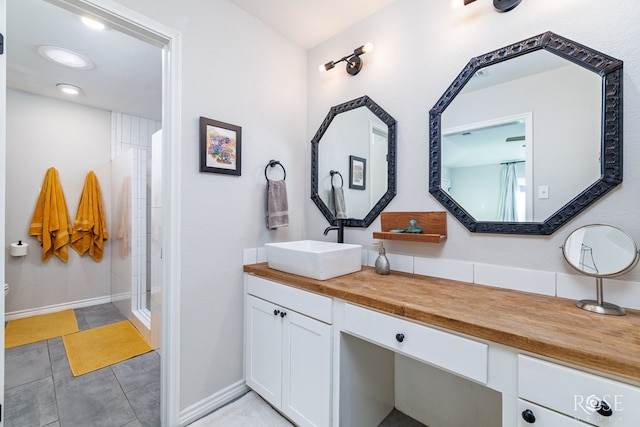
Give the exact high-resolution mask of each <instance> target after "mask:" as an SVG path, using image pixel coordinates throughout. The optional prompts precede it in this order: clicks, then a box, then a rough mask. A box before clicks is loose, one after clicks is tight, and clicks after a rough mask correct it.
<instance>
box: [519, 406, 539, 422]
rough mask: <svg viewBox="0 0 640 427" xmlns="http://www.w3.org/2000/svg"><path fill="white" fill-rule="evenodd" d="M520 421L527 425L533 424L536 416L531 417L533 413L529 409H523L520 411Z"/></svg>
mask: <svg viewBox="0 0 640 427" xmlns="http://www.w3.org/2000/svg"><path fill="white" fill-rule="evenodd" d="M522 419H523V420H525V421H526V422H528V423H529V424H533V423H535V422H536V416H535V415H533V411H532V410H531V409H525V410H524V411H522Z"/></svg>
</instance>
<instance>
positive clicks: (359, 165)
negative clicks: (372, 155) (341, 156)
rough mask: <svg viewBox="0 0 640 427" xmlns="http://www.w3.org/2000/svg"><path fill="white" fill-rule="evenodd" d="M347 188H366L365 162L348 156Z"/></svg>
mask: <svg viewBox="0 0 640 427" xmlns="http://www.w3.org/2000/svg"><path fill="white" fill-rule="evenodd" d="M349 188H353V189H354V190H364V189H365V188H367V160H366V159H363V158H362V157H357V156H349Z"/></svg>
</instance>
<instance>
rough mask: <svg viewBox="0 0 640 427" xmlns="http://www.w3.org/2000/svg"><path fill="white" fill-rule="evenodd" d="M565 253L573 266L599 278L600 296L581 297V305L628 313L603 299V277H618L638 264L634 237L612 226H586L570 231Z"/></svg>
mask: <svg viewBox="0 0 640 427" xmlns="http://www.w3.org/2000/svg"><path fill="white" fill-rule="evenodd" d="M562 254H563V255H564V258H565V259H566V260H567V262H568V263H569V265H570V266H571V267H573V268H574V269H576V270H577V271H579V272H581V273H582V274H586V275H587V276H592V277H595V278H596V294H597V299H596V300H580V301H578V302H577V303H576V305H577V306H578V307H580V308H582V309H584V310H588V311H593V312H595V313H600V314H613V315H619V316H621V315H624V314H625V313H624V309H623V308H622V307H619V306H617V305H615V304H611V303H608V302H604V300H603V296H602V278H603V277H613V276H618V275H620V274H623V273H625V272H627V271H629V270H630V269H632V268H633V267H634V266H635V265H636V263H637V262H638V248H637V246H636V243H635V242H634V241H633V239H632V238H631V236H629V235H628V234H627V233H625V232H624V231H622V230H620V229H619V228H616V227H613V226H610V225H603V224H591V225H585V226H584V227H580V228H578V229H577V230H574V231H573V232H572V233H571V234H569V236H568V237H567V239H566V240H565V242H564V245H563V246H562Z"/></svg>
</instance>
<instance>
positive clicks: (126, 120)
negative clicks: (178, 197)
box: [111, 112, 162, 284]
mask: <svg viewBox="0 0 640 427" xmlns="http://www.w3.org/2000/svg"><path fill="white" fill-rule="evenodd" d="M161 127H162V123H161V122H158V121H155V120H149V119H144V118H142V117H135V116H130V115H128V114H122V113H117V112H112V113H111V158H112V159H114V158H116V157H117V156H118V155H120V154H121V153H123V152H124V151H126V150H129V149H131V148H135V149H136V150H135V151H134V160H133V165H134V166H133V168H134V170H133V176H132V179H131V196H132V198H133V201H132V210H133V212H132V213H133V219H132V234H133V235H132V236H131V246H132V247H131V253H132V263H133V266H132V278H131V279H132V283H140V284H145V283H146V281H147V280H146V277H147V271H149V269H150V262H151V261H150V259H149V257H147V252H148V244H149V242H148V239H147V235H148V233H149V230H148V227H149V225H148V224H147V217H148V213H149V212H150V209H151V205H150V204H151V199H150V198H149V197H147V193H148V188H147V187H148V186H147V183H148V182H149V179H150V178H149V175H150V173H151V168H150V166H149V165H150V161H149V160H150V158H149V156H150V153H151V136H152V135H153V134H154V133H155V132H157V131H158V130H160V129H161Z"/></svg>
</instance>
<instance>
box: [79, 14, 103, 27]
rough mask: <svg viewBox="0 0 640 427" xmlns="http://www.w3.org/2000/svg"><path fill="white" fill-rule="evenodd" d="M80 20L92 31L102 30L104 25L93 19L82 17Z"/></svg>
mask: <svg viewBox="0 0 640 427" xmlns="http://www.w3.org/2000/svg"><path fill="white" fill-rule="evenodd" d="M81 20H82V23H83V24H84V25H86V26H87V27H89V28H93V29H94V30H104V24H103V23H102V22H100V21H96V20H95V19H93V18H89V17H87V16H83V17H82V18H81Z"/></svg>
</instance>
